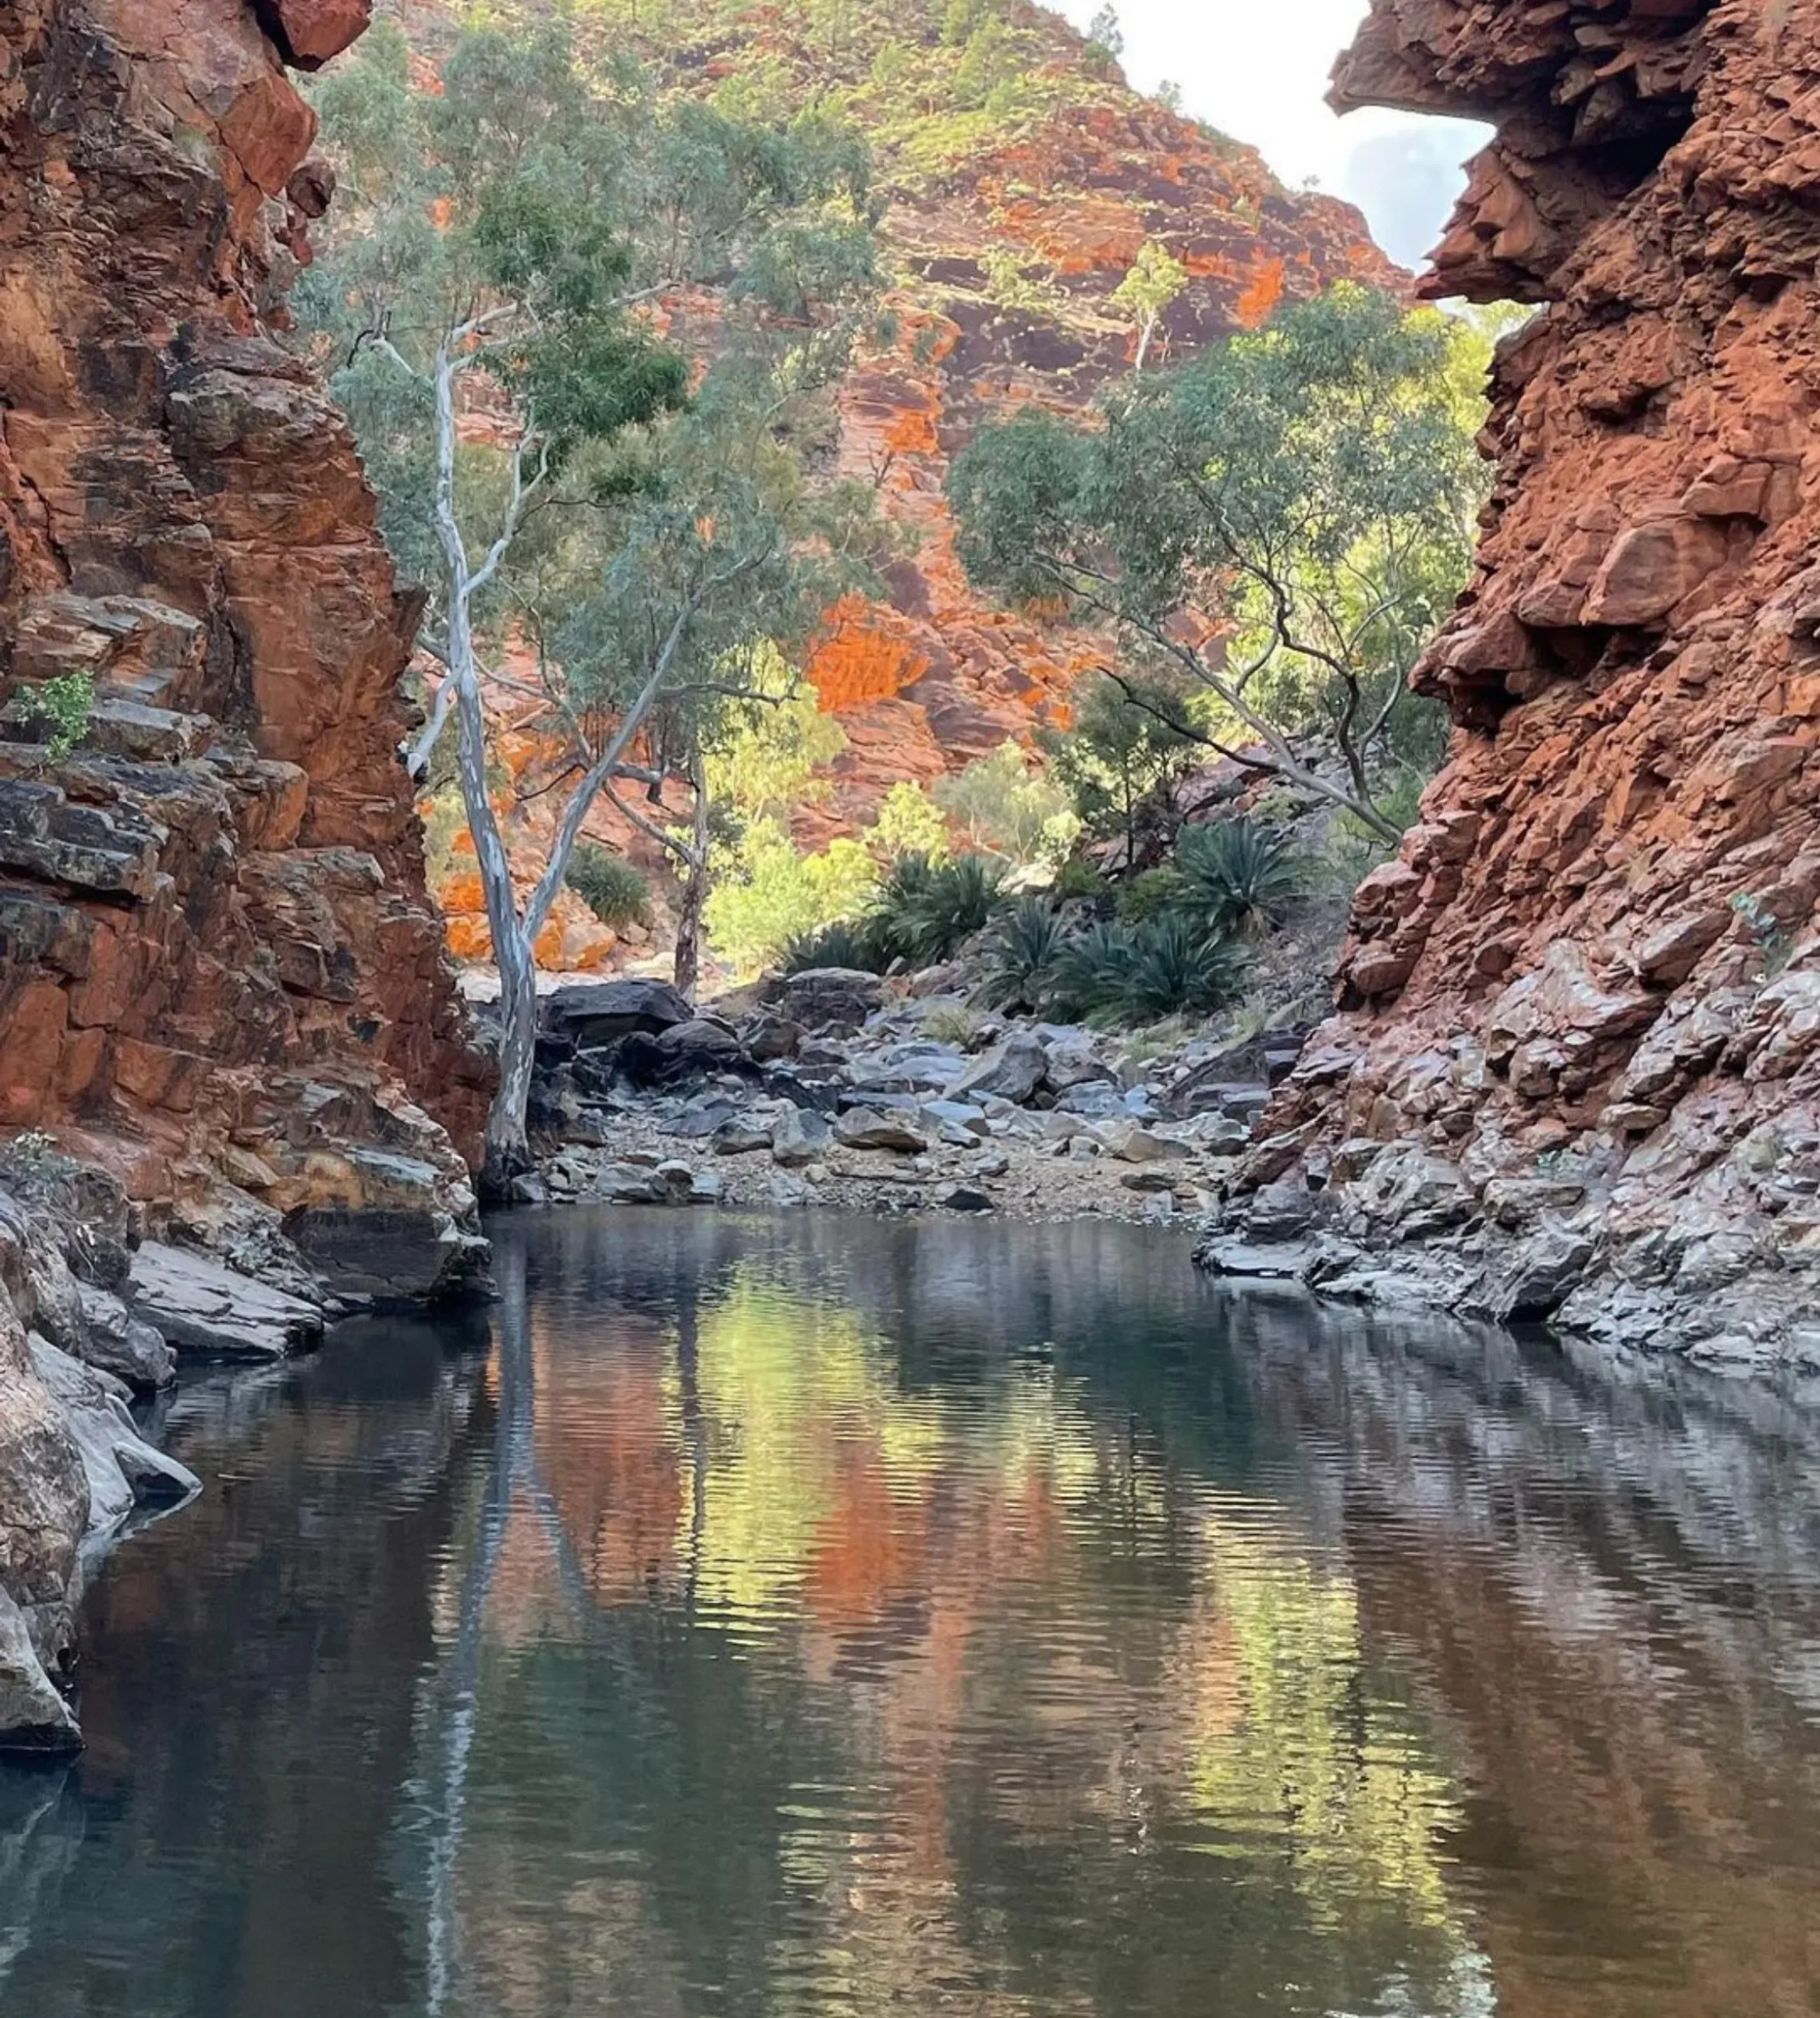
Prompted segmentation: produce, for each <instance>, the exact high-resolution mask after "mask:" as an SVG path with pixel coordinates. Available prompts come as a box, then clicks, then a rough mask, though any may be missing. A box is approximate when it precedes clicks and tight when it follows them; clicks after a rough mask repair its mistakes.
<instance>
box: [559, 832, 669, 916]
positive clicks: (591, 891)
mask: <svg viewBox="0 0 1820 2018" xmlns="http://www.w3.org/2000/svg"><path fill="white" fill-rule="evenodd" d="M564 881H565V882H567V884H568V886H569V888H571V890H573V891H574V892H575V895H577V896H578V897H579V898H580V899H581V900H582V903H584V904H586V906H587V907H588V909H589V910H591V911H592V912H593V913H594V916H595V917H596V918H598V919H599V920H600V922H601V924H602V925H605V926H607V927H608V928H609V929H610V930H612V931H614V932H620V931H623V929H625V927H626V926H627V925H649V923H650V922H651V887H650V885H649V884H648V883H647V882H646V881H645V879H644V877H642V876H641V875H640V874H639V873H638V870H637V869H635V868H634V867H633V866H632V865H631V863H630V862H627V859H626V858H625V857H624V856H623V854H614V852H613V851H612V849H611V848H604V847H601V846H600V845H599V843H597V842H594V841H580V842H578V843H576V846H575V853H574V854H573V855H572V856H571V858H570V859H569V866H568V874H567V875H566V876H565V877H564Z"/></svg>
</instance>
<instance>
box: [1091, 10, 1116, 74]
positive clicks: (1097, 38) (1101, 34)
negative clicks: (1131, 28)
mask: <svg viewBox="0 0 1820 2018" xmlns="http://www.w3.org/2000/svg"><path fill="white" fill-rule="evenodd" d="M1087 40H1088V42H1089V44H1090V46H1091V47H1093V48H1095V49H1096V50H1100V53H1101V54H1103V55H1104V56H1107V57H1109V58H1112V59H1113V60H1114V61H1116V60H1117V59H1118V58H1119V57H1121V56H1122V55H1123V54H1125V31H1124V29H1123V28H1121V27H1120V26H1119V24H1118V9H1117V8H1116V7H1115V6H1111V5H1110V4H1108V5H1107V6H1104V7H1102V8H1101V9H1100V11H1099V12H1098V13H1096V15H1095V16H1094V17H1093V18H1092V20H1091V21H1089V23H1088V24H1087Z"/></svg>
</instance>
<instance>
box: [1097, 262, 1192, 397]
mask: <svg viewBox="0 0 1820 2018" xmlns="http://www.w3.org/2000/svg"><path fill="white" fill-rule="evenodd" d="M1187 285H1188V269H1187V267H1186V266H1184V265H1183V264H1182V262H1181V261H1180V260H1179V259H1177V258H1176V257H1175V255H1174V253H1172V252H1171V251H1170V250H1169V248H1168V247H1167V245H1165V244H1163V243H1162V242H1161V240H1158V239H1155V238H1149V239H1146V240H1144V244H1143V245H1142V246H1141V248H1139V251H1138V254H1137V259H1135V260H1134V261H1133V262H1132V266H1131V270H1130V272H1129V273H1128V274H1126V276H1125V277H1124V279H1123V280H1122V281H1120V282H1119V283H1118V286H1117V287H1116V288H1115V289H1113V292H1112V306H1113V307H1115V308H1119V309H1122V310H1123V311H1124V312H1125V313H1126V315H1129V316H1130V318H1131V320H1132V322H1133V324H1134V325H1135V326H1136V327H1137V370H1140V371H1141V370H1143V369H1144V359H1145V357H1146V356H1148V353H1149V349H1150V344H1151V339H1152V337H1153V336H1154V335H1155V334H1156V325H1157V323H1158V322H1159V319H1160V318H1161V317H1162V315H1163V311H1164V310H1165V309H1167V307H1169V305H1170V303H1171V302H1172V301H1174V300H1176V299H1177V298H1178V296H1180V295H1181V293H1182V290H1183V289H1185V287H1186V286H1187Z"/></svg>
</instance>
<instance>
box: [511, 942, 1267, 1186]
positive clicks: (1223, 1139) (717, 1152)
mask: <svg viewBox="0 0 1820 2018" xmlns="http://www.w3.org/2000/svg"><path fill="white" fill-rule="evenodd" d="M954 978H955V977H952V976H950V975H944V974H942V973H941V972H940V971H939V970H938V971H935V972H932V973H930V974H925V975H921V976H918V977H914V979H910V980H906V981H881V980H880V978H879V977H877V976H876V975H873V974H861V973H857V972H852V971H849V970H845V969H839V968H830V969H823V970H813V971H810V972H808V973H804V974H795V975H791V976H786V977H780V978H777V979H775V980H773V981H770V982H769V983H767V984H766V985H765V987H764V989H762V991H761V994H760V996H759V997H758V998H756V999H755V998H754V997H750V996H748V997H745V998H734V999H731V1000H728V1002H726V1003H722V1004H719V1005H716V1006H713V1007H708V1008H705V1009H704V1010H702V1011H700V1012H697V1011H692V1010H691V1009H690V1007H689V1005H688V1004H687V1003H685V1002H684V1001H683V1000H682V998H681V997H680V996H678V995H676V992H674V991H673V990H672V989H669V988H668V987H667V986H666V985H664V984H663V983H661V982H658V981H642V980H631V979H627V980H620V981H601V982H593V983H581V984H577V985H574V986H571V987H568V988H565V989H560V990H559V991H557V992H556V993H554V994H553V995H551V996H549V997H547V998H546V1000H545V1004H544V1011H543V1034H542V1040H541V1041H540V1044H539V1049H538V1058H539V1067H540V1069H539V1076H538V1083H537V1086H536V1089H535V1093H534V1110H533V1117H532V1118H533V1125H534V1131H535V1132H536V1134H538V1137H539V1139H540V1140H541V1141H542V1144H543V1145H544V1154H543V1156H542V1160H541V1163H540V1167H539V1168H538V1171H536V1172H535V1173H534V1174H533V1175H530V1176H528V1177H527V1178H524V1179H523V1180H521V1182H520V1184H519V1198H520V1200H521V1201H522V1202H523V1203H526V1204H553V1203H567V1202H571V1201H610V1202H615V1203H621V1204H679V1205H687V1204H729V1205H739V1206H753V1207H765V1208H771V1207H785V1208H789V1207H796V1206H803V1205H810V1204H817V1205H840V1206H847V1207H857V1208H862V1209H866V1210H874V1211H880V1212H917V1211H923V1210H943V1211H949V1212H1002V1213H1004V1214H1007V1215H1008V1216H1013V1217H1018V1218H1025V1219H1057V1218H1071V1217H1075V1216H1080V1215H1082V1214H1089V1213H1092V1214H1104V1215H1108V1216H1117V1217H1122V1218H1131V1219H1173V1218H1174V1217H1177V1216H1193V1215H1197V1214H1205V1213H1208V1212H1211V1211H1213V1210H1214V1209H1215V1207H1216V1206H1217V1204H1218V1202H1219V1197H1220V1195H1221V1193H1222V1191H1223V1182H1224V1177H1225V1174H1226V1172H1227V1171H1230V1167H1231V1163H1232V1159H1233V1158H1234V1157H1235V1156H1238V1154H1239V1153H1240V1152H1241V1151H1242V1150H1243V1149H1245V1147H1246V1146H1247V1145H1248V1144H1249V1141H1250V1140H1251V1133H1252V1122H1253V1121H1254V1120H1255V1119H1256V1116H1257V1115H1258V1114H1260V1112H1261V1111H1263V1108H1264V1104H1265V1102H1266V1101H1267V1099H1268V1097H1269V1090H1270V1088H1269V1081H1270V1078H1271V1074H1273V1073H1274V1074H1282V1073H1283V1072H1285V1071H1286V1070H1288V1069H1289V1067H1290V1066H1291V1065H1292V1064H1293V1062H1294V1059H1295V1058H1296V1056H1297V1046H1298V1041H1299V1033H1297V1032H1296V1031H1294V1030H1293V1029H1292V1030H1287V1031H1280V1032H1277V1033H1271V1034H1268V1035H1265V1036H1263V1037H1253V1038H1249V1039H1245V1040H1242V1041H1228V1042H1226V1043H1220V1042H1219V1041H1215V1040H1214V1039H1212V1038H1211V1037H1202V1038H1199V1039H1193V1040H1185V1041H1181V1042H1179V1043H1178V1044H1176V1045H1174V1046H1173V1047H1166V1046H1163V1045H1159V1044H1156V1043H1155V1042H1144V1041H1138V1040H1134V1039H1132V1038H1130V1037H1112V1036H1109V1035H1107V1033H1103V1032H1100V1031H1096V1030H1091V1029H1084V1028H1081V1027H1079V1026H1072V1025H1059V1024H1053V1023H1044V1022H1038V1021H1035V1020H1029V1019H1008V1018H1003V1017H999V1016H996V1015H981V1014H979V1013H977V1011H974V1010H973V1009H972V1008H970V1007H969V1006H968V997H967V996H966V993H965V992H962V991H960V990H958V989H956V988H955V987H954V986H953V985H952V983H953V981H954ZM913 990H914V992H912V991H913Z"/></svg>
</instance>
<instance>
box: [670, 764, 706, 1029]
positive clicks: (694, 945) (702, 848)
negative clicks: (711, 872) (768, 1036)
mask: <svg viewBox="0 0 1820 2018" xmlns="http://www.w3.org/2000/svg"><path fill="white" fill-rule="evenodd" d="M689 783H690V785H691V786H692V787H694V794H695V817H694V836H693V839H692V841H691V843H690V849H689V880H688V881H687V883H686V884H684V885H683V908H682V910H681V912H680V913H679V915H678V917H677V919H676V992H677V993H678V994H679V995H680V996H683V998H684V999H685V1000H687V1001H690V1002H693V1001H694V999H695V986H696V983H697V981H698V980H699V979H700V977H701V972H702V910H703V908H704V907H705V905H706V903H707V902H708V812H709V807H708V786H707V782H706V780H705V779H704V778H703V776H702V765H701V764H700V763H699V762H698V761H697V762H693V763H691V765H690V778H689Z"/></svg>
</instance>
